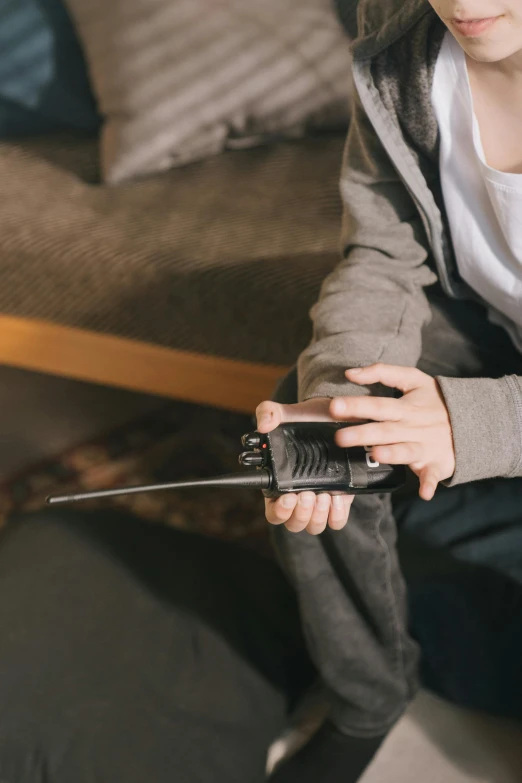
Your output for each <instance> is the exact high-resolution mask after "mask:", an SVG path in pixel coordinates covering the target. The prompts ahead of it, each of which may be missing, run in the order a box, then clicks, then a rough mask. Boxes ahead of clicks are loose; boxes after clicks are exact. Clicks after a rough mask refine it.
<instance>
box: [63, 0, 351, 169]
mask: <svg viewBox="0 0 522 783" xmlns="http://www.w3.org/2000/svg"><path fill="white" fill-rule="evenodd" d="M66 4H67V5H68V7H69V9H70V11H71V13H72V15H73V18H74V20H75V22H76V25H77V28H78V31H79V34H80V38H81V39H82V41H83V44H84V47H85V50H86V54H87V59H88V62H89V67H90V71H91V76H92V80H93V84H94V89H95V92H96V93H97V97H98V100H99V105H100V108H101V111H102V114H103V115H104V116H105V118H106V119H105V124H104V127H103V131H102V168H103V174H104V178H105V180H106V181H107V182H110V183H117V182H121V181H123V180H126V179H129V178H131V177H135V176H140V175H145V174H150V173H152V172H156V171H161V170H165V169H168V168H170V167H172V166H178V165H181V164H184V163H188V162H190V161H194V160H197V159H199V158H203V157H206V156H209V155H213V154H215V153H217V152H220V151H222V150H224V149H228V148H234V147H242V146H250V145H252V146H253V145H256V144H260V143H263V142H265V141H266V140H267V139H274V138H281V137H285V138H286V137H296V136H302V135H303V134H304V133H306V132H307V131H313V130H316V129H319V128H332V129H333V128H339V127H344V126H345V125H346V123H347V120H348V106H349V92H350V54H349V42H348V40H347V37H346V34H345V33H344V32H343V30H342V28H341V24H340V22H339V21H338V19H337V17H336V15H335V11H334V10H333V7H332V4H331V0H111V2H107V0H89V2H85V0H66Z"/></svg>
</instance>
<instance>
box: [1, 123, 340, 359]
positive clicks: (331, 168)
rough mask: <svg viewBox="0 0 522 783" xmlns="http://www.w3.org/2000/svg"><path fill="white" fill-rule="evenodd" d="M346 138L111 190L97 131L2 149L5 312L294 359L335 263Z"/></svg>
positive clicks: (217, 162) (202, 348)
mask: <svg viewBox="0 0 522 783" xmlns="http://www.w3.org/2000/svg"><path fill="white" fill-rule="evenodd" d="M342 147H343V136H342V135H341V136H337V135H333V136H328V135H326V136H324V137H320V138H315V139H308V140H303V141H300V142H291V143H288V142H287V143H281V144H277V145H272V146H269V147H261V148H258V149H255V150H248V151H235V152H230V153H225V154H224V155H221V156H219V157H215V158H212V159H209V160H206V161H203V162H200V163H195V164H192V165H190V166H186V167H183V168H181V169H176V170H173V171H170V172H167V173H165V174H162V175H159V176H156V177H153V178H150V179H147V180H143V181H140V182H135V183H129V184H126V185H121V186H117V187H111V188H108V187H106V186H103V185H100V184H99V182H98V178H99V172H98V168H97V145H96V142H95V141H94V140H85V141H83V140H82V141H78V140H75V139H70V138H65V137H63V138H57V137H52V138H49V139H38V140H24V141H18V142H16V143H14V142H13V143H7V142H3V143H1V144H0V179H1V182H2V192H3V193H4V194H9V198H6V197H5V196H4V197H3V198H1V199H0V225H1V226H2V231H1V232H0V257H1V259H2V263H1V265H0V312H2V313H6V314H10V315H17V316H21V317H28V318H41V319H46V320H50V321H54V322H57V323H59V324H65V325H69V326H73V327H79V328H83V329H87V330H94V331H97V332H102V333H109V334H114V335H118V336H121V337H127V338H133V339H138V340H144V341H147V342H150V343H155V344H158V345H162V346H167V347H170V348H176V349H182V350H188V351H195V352H200V353H204V354H212V355H217V356H225V357H229V358H237V359H243V360H250V361H254V362H264V363H268V364H290V363H292V362H294V361H295V359H296V357H297V355H298V353H299V352H300V350H302V348H303V347H304V346H305V345H306V343H307V341H308V340H309V337H310V333H311V326H310V321H309V317H308V310H309V308H310V306H311V305H312V304H313V302H314V301H315V299H316V297H317V294H318V290H319V287H320V284H321V281H322V280H323V279H324V277H325V275H326V274H327V273H328V272H329V270H330V269H331V268H332V267H333V266H334V265H335V264H336V263H337V261H338V255H339V250H338V243H339V239H338V237H339V226H340V201H339V196H338V177H339V170H340V164H341V155H342Z"/></svg>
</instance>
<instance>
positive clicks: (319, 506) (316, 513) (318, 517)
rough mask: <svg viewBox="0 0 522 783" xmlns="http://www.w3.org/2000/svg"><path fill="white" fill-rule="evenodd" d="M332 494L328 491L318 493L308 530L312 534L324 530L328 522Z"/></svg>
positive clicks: (316, 534)
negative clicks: (328, 493)
mask: <svg viewBox="0 0 522 783" xmlns="http://www.w3.org/2000/svg"><path fill="white" fill-rule="evenodd" d="M330 503H331V496H330V495H327V494H326V493H324V492H323V493H321V494H320V495H317V498H316V501H315V506H314V510H313V512H312V517H311V519H310V522H309V523H308V527H307V528H306V531H307V532H308V533H310V535H312V536H318V535H319V534H320V533H322V532H323V530H324V529H325V527H326V525H327V524H328V514H329V513H330Z"/></svg>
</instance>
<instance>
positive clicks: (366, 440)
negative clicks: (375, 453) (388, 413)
mask: <svg viewBox="0 0 522 783" xmlns="http://www.w3.org/2000/svg"><path fill="white" fill-rule="evenodd" d="M335 441H336V443H337V445H338V446H343V447H344V448H350V447H351V446H387V445H389V444H391V443H409V442H410V441H413V442H415V441H416V429H415V428H414V427H411V426H407V425H406V424H404V423H395V422H387V421H386V422H379V423H376V424H374V423H371V424H359V425H357V426H356V427H344V428H343V429H341V430H339V431H338V432H337V433H336V435H335Z"/></svg>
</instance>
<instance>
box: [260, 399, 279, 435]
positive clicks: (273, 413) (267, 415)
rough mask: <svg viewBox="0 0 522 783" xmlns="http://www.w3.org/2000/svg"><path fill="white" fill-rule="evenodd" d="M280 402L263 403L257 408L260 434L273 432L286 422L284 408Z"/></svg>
mask: <svg viewBox="0 0 522 783" xmlns="http://www.w3.org/2000/svg"><path fill="white" fill-rule="evenodd" d="M285 407H286V406H284V405H280V404H279V403H278V402H271V401H268V400H267V401H266V402H262V403H261V404H260V405H258V406H257V408H256V419H257V429H258V431H259V432H271V431H272V430H275V428H276V427H279V425H280V424H281V422H282V421H284V418H283V417H284V408H285Z"/></svg>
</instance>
